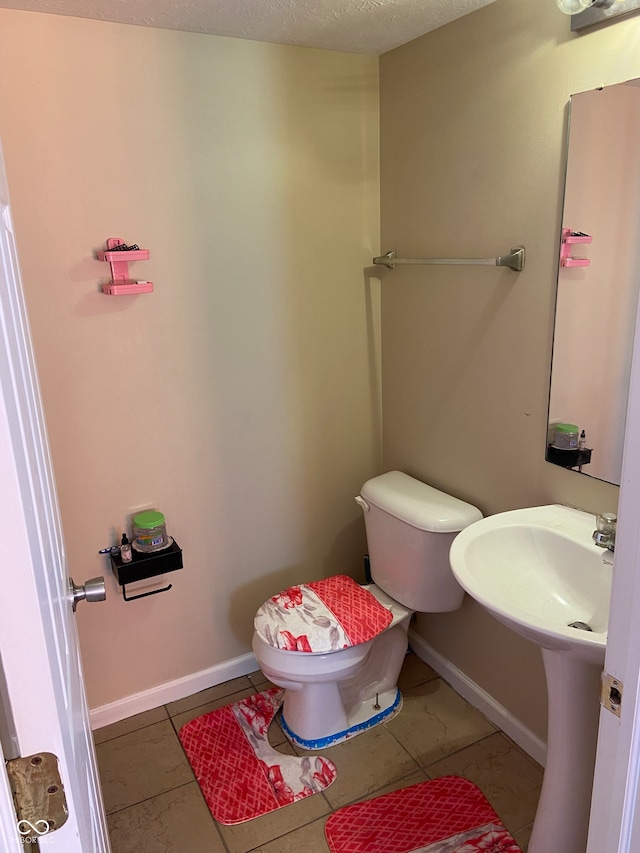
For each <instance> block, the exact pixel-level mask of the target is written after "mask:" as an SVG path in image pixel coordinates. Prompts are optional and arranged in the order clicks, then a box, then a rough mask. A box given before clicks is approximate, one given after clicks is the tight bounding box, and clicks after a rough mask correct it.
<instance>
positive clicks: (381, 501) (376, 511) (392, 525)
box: [356, 471, 482, 613]
mask: <svg viewBox="0 0 640 853" xmlns="http://www.w3.org/2000/svg"><path fill="white" fill-rule="evenodd" d="M356 501H357V503H358V504H359V505H360V506H361V507H362V508H363V510H364V520H365V526H366V531H367V543H368V547H369V560H370V564H371V575H372V577H373V580H374V581H375V583H376V584H377V586H379V587H381V588H382V589H383V590H384V591H385V592H386V593H388V594H389V595H390V596H391V597H392V598H395V600H396V601H399V602H400V603H401V604H404V605H405V606H406V607H410V608H411V609H412V610H418V611H420V612H422V613H441V612H444V611H449V610H457V609H458V608H459V607H460V605H461V604H462V599H463V597H464V590H463V589H462V587H461V586H460V585H459V584H458V582H457V581H456V579H455V577H454V575H453V572H452V571H451V566H450V565H449V548H450V547H451V543H452V542H453V540H454V538H455V536H456V534H457V533H459V532H460V531H461V530H463V529H464V528H465V527H468V526H469V525H470V524H473V522H474V521H479V520H480V519H481V518H482V513H481V512H480V510H479V509H477V508H476V507H474V506H471V504H468V503H466V502H465V501H461V500H459V499H458V498H454V497H452V496H451V495H447V494H445V492H441V491H439V490H438V489H434V488H433V487H432V486H428V485H427V484H426V483H422V482H420V480H415V479H414V478H413V477H410V476H409V475H408V474H403V473H402V472H401V471H389V472H388V473H387V474H382V475H381V476H379V477H374V478H373V479H371V480H367V482H366V483H365V484H364V486H363V487H362V489H361V491H360V496H359V497H357V498H356Z"/></svg>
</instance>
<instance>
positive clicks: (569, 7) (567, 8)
mask: <svg viewBox="0 0 640 853" xmlns="http://www.w3.org/2000/svg"><path fill="white" fill-rule="evenodd" d="M556 4H557V6H558V9H560V11H561V12H564V13H565V15H577V14H578V12H584V10H585V9H589V8H590V7H591V6H593V0H556Z"/></svg>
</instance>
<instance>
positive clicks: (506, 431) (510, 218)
mask: <svg viewBox="0 0 640 853" xmlns="http://www.w3.org/2000/svg"><path fill="white" fill-rule="evenodd" d="M638 76H640V19H639V18H638V17H634V18H632V19H629V20H627V21H621V22H619V23H617V24H615V25H614V26H608V27H605V28H600V29H599V30H593V31H591V32H588V33H585V34H583V35H580V36H578V37H576V36H575V35H573V34H572V33H571V32H570V25H569V20H568V19H567V18H566V17H565V16H564V15H562V14H560V13H559V12H558V10H557V8H556V6H555V4H554V3H553V2H551V0H549V2H546V1H545V2H540V0H519V2H514V0H497V2H496V3H493V4H491V5H489V6H487V7H485V8H483V9H481V10H480V11H478V12H476V13H474V14H472V15H469V16H468V17H465V18H462V19H461V20H459V21H457V22H455V23H453V24H450V25H449V26H447V27H444V28H443V29H441V30H438V31H435V32H433V33H431V34H429V35H427V36H425V37H423V38H421V39H418V40H417V41H415V42H413V43H411V44H409V45H407V46H405V47H402V48H399V49H397V50H395V51H393V52H391V53H388V54H386V55H385V56H383V57H382V59H381V65H380V86H381V107H380V108H381V210H382V243H381V249H382V250H383V251H386V250H388V249H396V250H397V251H398V253H401V254H402V255H404V256H406V257H412V256H413V257H425V256H430V255H431V256H449V257H464V256H468V257H478V256H480V257H487V256H493V255H496V254H504V253H506V252H507V251H508V250H509V249H510V248H511V247H512V246H517V245H519V244H523V245H525V246H526V249H527V261H526V269H525V270H524V272H523V273H522V274H520V275H516V274H514V273H512V272H510V271H509V270H499V269H495V268H492V267H486V268H484V267H469V268H465V267H450V268H448V267H434V268H430V269H425V268H418V267H416V268H404V269H400V270H396V271H394V272H389V273H388V274H387V275H386V278H385V281H384V284H383V291H382V294H383V295H382V299H383V303H382V312H383V313H382V318H383V344H382V351H383V377H382V383H383V404H384V405H383V422H384V451H383V458H384V467H385V468H387V469H389V468H395V467H398V468H402V469H404V470H406V471H408V472H409V473H411V474H414V475H415V476H417V477H420V478H423V479H425V480H427V481H428V482H431V483H433V484H434V485H436V486H438V487H441V488H443V489H444V490H446V491H450V492H451V493H453V494H455V495H457V496H459V497H462V498H465V499H467V500H469V501H470V502H472V503H474V504H476V505H477V506H479V507H480V508H481V509H482V510H483V512H485V513H487V514H490V513H495V512H500V511H502V510H507V509H514V508H517V507H522V506H527V505H535V504H544V503H553V502H559V503H567V504H572V505H575V506H578V507H580V508H583V509H586V510H589V511H604V510H608V509H615V507H616V504H617V489H616V488H615V487H613V486H609V485H607V484H604V483H600V482H597V481H594V480H592V479H589V478H586V477H581V476H579V475H578V474H576V473H571V472H567V471H564V470H561V469H559V468H556V467H554V466H553V465H550V464H549V463H547V462H545V461H544V444H545V437H546V417H547V395H548V389H549V365H550V358H551V355H550V353H551V336H552V323H553V311H554V298H555V282H556V271H557V250H558V242H559V228H560V222H561V198H562V190H561V181H562V175H563V160H564V146H565V126H566V106H567V103H568V100H569V95H570V94H571V93H572V92H577V91H582V90H585V89H589V88H593V87H596V86H598V85H603V84H605V85H606V84H609V83H615V82H619V81H621V80H624V79H627V78H630V77H638ZM603 154H604V155H605V156H606V152H603ZM418 625H419V631H420V633H421V634H422V635H423V636H424V638H425V639H426V640H427V642H429V643H430V644H431V645H432V646H433V647H434V648H435V649H436V650H437V651H438V652H439V653H441V654H442V655H444V656H445V657H446V658H447V659H449V660H450V661H451V662H452V663H453V665H454V666H457V667H459V668H460V669H461V670H462V671H463V673H465V674H466V675H468V676H469V677H470V678H472V679H474V680H475V681H476V682H477V683H479V684H480V685H481V686H482V687H484V689H485V690H487V691H488V692H489V693H491V694H492V695H493V696H494V697H495V698H496V699H497V700H498V701H500V702H502V703H503V704H504V705H505V706H506V707H507V709H508V710H509V711H510V712H511V713H513V714H515V716H516V717H518V718H519V719H520V720H521V721H522V722H524V724H525V725H527V726H529V727H530V728H531V729H532V730H533V731H534V732H536V733H538V734H539V735H540V736H542V737H544V734H545V718H546V713H545V704H546V691H545V687H544V676H543V672H542V666H541V662H540V656H539V654H538V651H537V649H536V648H535V647H533V646H531V645H529V644H528V643H527V642H525V641H524V640H520V639H519V638H517V637H516V636H515V635H513V634H512V633H511V632H509V631H508V630H507V629H506V628H503V627H502V626H501V625H499V624H498V623H496V622H495V621H493V620H492V619H491V618H490V617H489V616H487V615H486V614H485V613H484V612H483V611H481V610H480V608H479V607H477V606H475V604H474V603H473V602H471V601H467V602H466V603H465V605H464V607H463V608H462V610H461V611H459V612H458V613H455V614H447V615H438V616H422V617H420V620H419V623H418Z"/></svg>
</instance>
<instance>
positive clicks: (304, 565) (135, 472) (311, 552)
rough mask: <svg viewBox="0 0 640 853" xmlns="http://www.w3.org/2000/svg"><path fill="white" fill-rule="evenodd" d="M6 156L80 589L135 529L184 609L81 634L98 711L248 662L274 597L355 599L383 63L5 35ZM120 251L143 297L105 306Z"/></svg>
mask: <svg viewBox="0 0 640 853" xmlns="http://www.w3.org/2000/svg"><path fill="white" fill-rule="evenodd" d="M0 136H1V137H2V140H3V144H4V149H5V157H6V165H7V171H8V176H9V186H10V190H11V193H12V202H13V212H14V218H15V224H16V233H17V239H18V247H19V251H20V258H21V264H22V271H23V278H24V286H25V291H26V297H27V303H28V308H29V313H30V318H31V325H32V332H33V337H34V342H35V351H36V358H37V363H38V367H39V372H40V378H41V384H42V392H43V397H44V403H45V410H46V415H47V420H48V427H49V433H50V441H51V447H52V454H53V461H54V467H55V472H56V477H57V483H58V489H59V497H60V503H61V509H62V517H63V524H64V529H65V536H66V544H67V549H68V556H69V564H70V567H71V570H72V573H73V575H74V577H75V580H76V582H78V581H80V580H84V579H86V578H89V577H91V576H93V575H96V574H102V573H103V572H105V573H108V569H107V565H106V563H105V559H104V558H102V557H99V556H98V555H97V553H96V552H97V550H98V549H99V548H100V547H103V546H105V545H107V544H110V543H111V540H112V537H113V535H114V534H116V533H118V534H119V532H120V531H121V529H122V527H123V525H124V524H125V522H126V520H127V515H128V513H129V512H130V511H131V510H132V509H135V508H137V507H149V506H154V507H158V508H160V509H162V510H163V511H164V512H165V514H166V516H167V520H168V527H169V532H170V533H171V534H172V535H173V536H175V538H176V539H177V540H178V542H179V543H180V545H181V546H182V548H183V550H184V563H185V568H184V571H182V572H178V573H176V574H175V575H173V576H168V577H167V579H166V580H167V582H168V581H172V582H173V585H174V586H173V589H172V590H171V591H170V592H168V593H164V594H162V595H158V596H155V597H152V598H146V599H144V600H141V601H137V602H132V603H125V602H124V601H123V600H122V598H121V597H120V594H119V590H118V587H117V585H116V583H115V580H114V578H113V577H112V576H110V575H109V576H108V601H107V603H106V604H104V605H99V606H98V605H92V606H91V607H88V606H82V607H80V608H79V609H78V614H77V619H78V626H79V630H80V635H81V648H82V653H83V657H84V662H85V670H86V676H87V686H88V693H89V700H90V704H91V705H92V706H93V707H96V706H100V705H102V704H104V703H108V702H112V701H115V700H118V699H121V698H123V697H127V696H129V695H131V694H134V693H137V692H140V691H144V690H147V689H149V688H150V687H152V686H154V685H158V684H162V683H163V682H166V681H170V680H173V679H179V678H182V677H187V676H189V674H191V673H194V672H198V671H201V670H204V669H207V668H208V667H212V666H215V665H216V664H219V663H222V662H224V661H227V660H229V659H232V658H234V657H236V656H239V655H242V654H244V653H246V652H248V651H249V650H250V637H251V632H252V621H253V615H254V613H255V610H256V608H257V607H258V606H259V604H261V603H262V601H263V600H264V599H265V598H266V597H267V596H268V595H270V594H273V593H274V592H275V591H278V590H279V589H281V588H282V587H283V586H285V585H287V584H289V583H291V582H293V581H300V580H304V579H312V578H317V577H320V576H324V575H328V574H330V573H332V572H335V571H336V570H344V571H347V572H349V573H352V574H354V575H355V576H358V573H359V572H360V571H361V562H362V553H363V552H364V547H365V545H364V529H363V524H362V520H361V517H360V512H359V510H358V508H357V507H356V505H355V503H354V502H353V495H354V494H356V492H357V490H358V489H359V487H360V485H361V483H362V482H363V481H364V480H365V479H366V478H367V477H369V476H371V475H373V474H375V473H377V472H378V471H379V469H380V464H381V455H380V454H381V447H380V418H379V382H378V372H377V363H376V359H377V358H378V351H377V348H376V345H375V336H376V333H377V323H376V316H377V304H376V298H375V297H376V294H375V290H372V289H371V288H368V287H365V284H364V281H363V273H362V271H363V268H364V266H365V265H366V263H367V262H368V260H369V259H370V258H371V254H372V252H373V253H375V252H376V251H377V250H378V244H377V237H378V228H379V223H378V90H377V61H376V60H375V59H373V58H365V57H360V56H354V55H347V54H341V53H336V52H328V51H318V50H306V49H300V48H293V47H284V46H278V45H273V44H260V43H257V42H249V41H239V40H233V39H225V38H216V37H212V36H203V35H195V34H184V33H178V32H173V31H162V30H154V29H146V28H141V27H133V26H131V27H128V26H121V25H116V24H109V23H103V22H93V21H88V20H80V19H73V18H62V17H56V16H48V15H37V14H29V13H22V12H12V11H6V10H2V11H0ZM110 236H119V237H122V238H124V239H125V240H126V241H128V242H134V241H135V242H137V243H138V244H139V245H141V246H143V247H145V248H149V249H150V252H151V258H150V260H149V261H148V262H146V263H139V264H137V265H136V266H135V267H133V268H132V270H131V271H132V272H133V274H134V276H135V277H137V278H143V279H149V280H152V281H154V282H155V285H156V290H155V292H154V293H153V294H152V295H144V296H138V297H108V296H105V295H103V294H102V293H100V292H99V283H100V282H102V281H104V280H105V279H106V278H107V274H108V270H109V268H108V266H107V265H106V264H103V263H100V262H98V261H97V260H95V258H94V252H95V250H96V249H98V248H100V247H101V245H102V244H103V241H104V240H106V238H107V237H110Z"/></svg>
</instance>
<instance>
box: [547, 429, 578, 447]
mask: <svg viewBox="0 0 640 853" xmlns="http://www.w3.org/2000/svg"><path fill="white" fill-rule="evenodd" d="M553 446H554V447H556V448H557V449H558V450H577V449H578V427H577V425H576V424H556V431H555V436H554V439H553Z"/></svg>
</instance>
